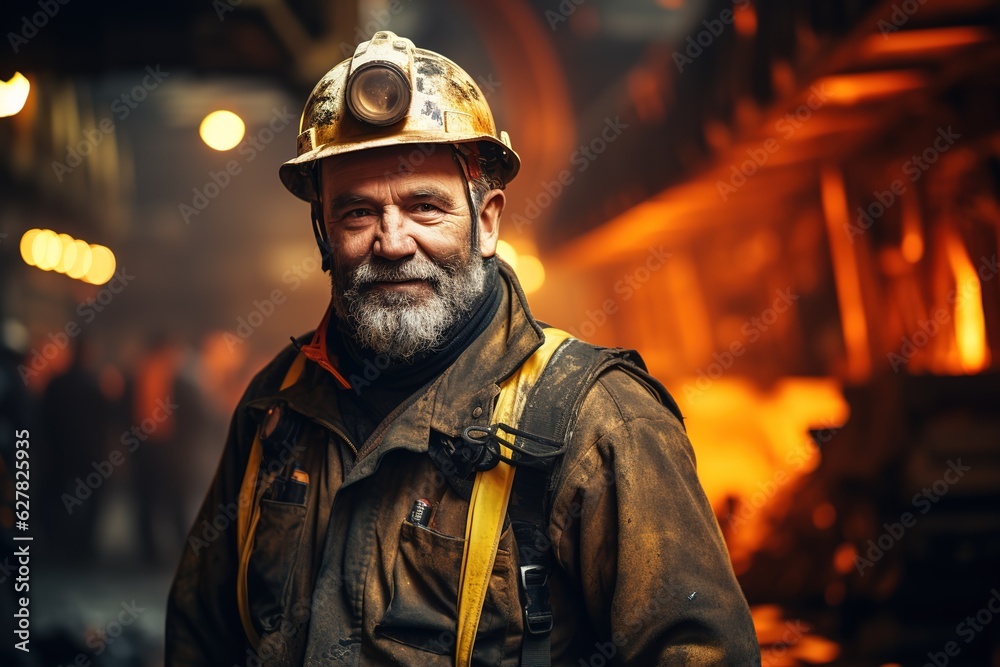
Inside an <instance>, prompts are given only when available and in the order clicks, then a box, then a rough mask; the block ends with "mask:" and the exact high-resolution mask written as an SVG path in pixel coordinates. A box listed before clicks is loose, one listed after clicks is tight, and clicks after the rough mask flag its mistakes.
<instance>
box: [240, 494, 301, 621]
mask: <svg viewBox="0 0 1000 667" xmlns="http://www.w3.org/2000/svg"><path fill="white" fill-rule="evenodd" d="M305 517H306V505H305V503H304V502H303V503H289V502H281V501H275V500H268V499H266V498H265V499H262V500H261V501H260V518H259V519H258V522H257V530H256V533H255V535H254V543H253V551H252V553H251V554H250V563H249V567H248V569H247V590H248V593H249V599H250V612H251V617H252V618H253V621H254V625H255V626H256V627H257V632H258V633H260V634H261V636H263V635H265V634H267V633H270V632H273V631H275V630H276V629H277V628H278V627H279V625H280V624H281V619H282V616H283V612H284V608H285V604H286V603H287V600H288V591H289V586H290V582H291V574H292V571H293V569H294V566H295V561H296V559H297V558H298V554H299V543H300V542H301V539H302V528H303V525H304V524H305Z"/></svg>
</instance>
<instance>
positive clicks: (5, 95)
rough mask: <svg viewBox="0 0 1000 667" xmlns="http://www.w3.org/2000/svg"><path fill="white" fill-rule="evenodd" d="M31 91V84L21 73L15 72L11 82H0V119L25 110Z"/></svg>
mask: <svg viewBox="0 0 1000 667" xmlns="http://www.w3.org/2000/svg"><path fill="white" fill-rule="evenodd" d="M30 90H31V82H30V81H28V79H26V78H25V76H24V75H23V74H21V73H20V72H15V73H14V76H12V77H11V78H10V80H9V81H0V118H4V117H6V116H13V115H14V114H16V113H18V112H19V111H20V110H21V109H23V108H24V103H25V102H27V101H28V91H30Z"/></svg>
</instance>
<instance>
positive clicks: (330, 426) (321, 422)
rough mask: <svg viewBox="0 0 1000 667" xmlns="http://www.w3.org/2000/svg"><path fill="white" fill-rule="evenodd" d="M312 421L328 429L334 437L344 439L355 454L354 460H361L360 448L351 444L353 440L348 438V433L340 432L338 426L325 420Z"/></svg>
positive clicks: (313, 418)
mask: <svg viewBox="0 0 1000 667" xmlns="http://www.w3.org/2000/svg"><path fill="white" fill-rule="evenodd" d="M310 419H312V420H313V421H314V422H316V423H317V424H319V425H320V426H322V427H324V428H326V429H327V430H328V431H330V432H331V433H333V434H334V435H338V436H340V437H341V438H343V439H344V442H346V443H347V446H348V447H350V448H351V451H352V452H354V459H355V460H357V459H358V458H360V456H359V454H358V448H357V447H355V446H354V443H353V442H351V439H350V438H348V437H347V434H346V433H344V432H343V431H342V430H340V429H339V428H337V427H336V426H334V425H333V424H331V423H330V422H328V421H326V420H325V419H320V418H319V417H311V418H310Z"/></svg>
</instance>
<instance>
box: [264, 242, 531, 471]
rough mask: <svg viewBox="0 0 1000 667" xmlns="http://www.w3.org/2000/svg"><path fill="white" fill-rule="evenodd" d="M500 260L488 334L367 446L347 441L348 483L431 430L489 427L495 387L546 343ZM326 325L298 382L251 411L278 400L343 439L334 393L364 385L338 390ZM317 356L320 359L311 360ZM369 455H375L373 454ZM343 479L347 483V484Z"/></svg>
mask: <svg viewBox="0 0 1000 667" xmlns="http://www.w3.org/2000/svg"><path fill="white" fill-rule="evenodd" d="M498 263H499V267H500V276H501V279H502V283H503V289H502V297H501V302H500V307H499V308H498V309H497V313H496V315H494V316H493V319H492V321H491V322H490V324H489V325H488V326H487V327H486V330H485V331H483V333H482V334H480V335H479V337H478V338H476V339H475V340H474V341H473V342H472V343H471V344H470V345H469V347H468V348H466V350H465V351H464V352H463V353H462V354H461V355H460V356H459V358H458V359H457V360H456V361H455V362H454V363H453V364H452V365H451V366H449V367H448V368H447V369H445V370H444V372H443V373H441V375H439V376H438V377H437V379H435V380H434V381H433V382H431V383H430V384H429V385H428V386H427V387H425V388H424V389H421V390H418V391H417V392H416V393H415V394H414V395H413V396H410V397H409V398H407V399H406V400H404V402H403V403H402V405H400V406H399V407H398V408H397V409H396V410H395V411H393V413H392V414H391V415H390V416H389V417H388V418H386V420H385V422H383V423H382V424H380V425H379V427H378V428H376V430H375V432H374V433H373V434H372V436H371V437H370V438H369V440H368V442H367V443H353V444H354V446H355V447H356V449H358V450H359V460H358V462H357V465H356V466H355V467H354V468H353V469H352V470H351V473H350V475H349V477H350V478H356V477H362V476H365V475H367V474H370V473H371V472H373V471H374V469H375V467H376V466H377V465H378V460H379V459H380V458H381V456H382V455H383V454H385V453H386V452H388V451H390V450H393V449H400V448H402V449H407V450H410V451H415V452H425V451H427V444H428V440H429V438H430V435H431V431H432V430H434V431H439V432H441V433H443V434H445V435H447V436H449V437H453V438H457V437H460V436H461V433H462V430H463V429H464V428H465V427H466V426H470V425H473V424H475V425H485V424H488V423H489V421H490V417H491V410H492V405H493V399H494V397H495V396H496V395H497V394H498V393H499V392H500V388H499V385H500V383H501V382H503V381H504V380H505V379H506V378H508V377H510V376H511V375H512V374H513V373H514V371H516V370H517V368H518V367H519V366H520V365H521V364H522V363H523V362H524V360H525V359H527V358H528V357H529V356H530V355H531V353H532V352H534V351H535V350H536V349H537V348H538V347H539V346H540V345H541V344H542V342H543V340H544V334H543V333H542V329H541V327H540V326H539V324H538V323H537V322H536V321H535V320H534V318H533V317H532V315H531V310H530V308H529V307H528V303H527V299H526V298H525V296H524V292H523V291H522V289H521V286H520V284H519V283H518V280H517V277H516V276H515V275H514V272H513V270H512V269H511V268H510V267H509V266H507V264H505V263H504V262H502V261H501V262H498ZM328 322H329V310H328V311H327V313H326V314H325V315H324V318H323V322H322V323H321V325H320V329H319V330H317V332H316V334H314V336H313V339H312V343H310V345H309V346H306V345H304V346H302V349H303V353H304V354H306V356H307V358H308V359H310V361H312V363H309V364H306V370H305V372H304V373H303V375H302V377H301V378H300V380H299V381H298V382H297V383H295V384H294V385H292V386H291V387H288V388H287V389H284V390H282V391H280V392H278V393H277V394H275V395H273V396H271V397H267V398H262V399H258V400H255V401H253V402H252V403H251V404H250V407H255V408H256V407H265V406H266V405H268V404H269V403H271V402H273V401H274V400H276V399H278V398H280V399H283V400H285V401H287V402H288V404H289V407H291V408H292V409H293V410H295V411H296V412H299V413H300V414H302V415H304V416H306V417H308V418H310V419H312V420H313V421H316V422H318V423H320V424H322V425H323V426H325V427H326V428H328V429H330V430H331V431H333V432H335V433H337V434H338V435H340V436H341V437H343V438H345V439H346V438H347V436H346V435H345V433H346V429H345V428H344V425H343V422H342V419H341V415H340V410H339V407H338V400H337V392H340V391H363V387H362V386H361V383H360V382H359V381H358V379H356V378H350V379H348V381H347V383H348V384H350V385H353V386H352V388H350V389H347V388H344V384H345V382H344V380H345V379H344V378H343V376H342V375H341V374H340V373H339V371H337V369H336V358H335V357H332V356H331V355H330V352H329V351H328V350H326V349H325V343H323V342H322V341H325V340H326V336H325V335H322V334H325V332H322V334H321V331H320V330H322V329H325V326H326V324H327V323H328ZM321 345H322V347H320V346H321ZM307 349H308V350H309V351H308V352H307V351H306V350H307ZM318 354H322V355H323V356H322V357H320V358H319V359H318V360H317V358H316V357H317V355H318ZM324 362H325V363H324ZM375 370H376V369H373V372H375ZM372 453H375V454H376V455H375V456H371V454H372ZM347 481H349V480H348V479H345V483H346V482H347Z"/></svg>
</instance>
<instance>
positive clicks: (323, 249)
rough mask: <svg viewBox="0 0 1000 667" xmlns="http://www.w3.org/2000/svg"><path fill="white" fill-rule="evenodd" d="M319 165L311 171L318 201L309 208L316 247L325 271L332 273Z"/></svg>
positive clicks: (315, 164)
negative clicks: (321, 197)
mask: <svg viewBox="0 0 1000 667" xmlns="http://www.w3.org/2000/svg"><path fill="white" fill-rule="evenodd" d="M319 165H320V163H319V162H314V163H313V168H312V170H311V171H312V181H313V191H314V192H315V193H316V199H314V200H313V201H311V202H309V206H310V208H311V211H310V214H311V216H312V227H313V234H314V235H315V236H316V245H318V246H319V256H320V259H321V260H322V262H323V270H324V271H326V272H327V273H330V271H332V270H333V248H331V247H330V239H329V237H328V236H327V235H326V225H324V224H323V202H322V200H321V199H320V193H321V192H322V190H320V177H319Z"/></svg>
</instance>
